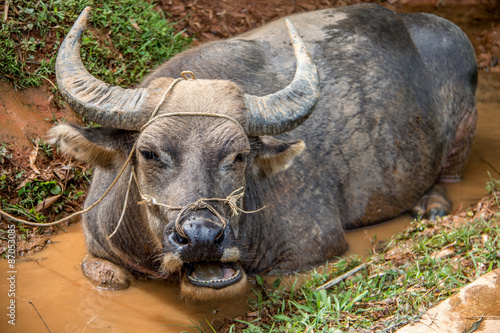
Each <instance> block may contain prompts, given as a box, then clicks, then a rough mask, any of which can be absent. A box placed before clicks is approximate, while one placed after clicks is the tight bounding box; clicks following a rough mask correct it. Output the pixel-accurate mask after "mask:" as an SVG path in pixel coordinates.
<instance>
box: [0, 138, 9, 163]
mask: <svg viewBox="0 0 500 333" xmlns="http://www.w3.org/2000/svg"><path fill="white" fill-rule="evenodd" d="M11 158H12V153H11V152H10V151H9V148H8V145H7V144H6V143H3V142H1V143H0V164H3V163H4V162H5V161H6V160H10V159H11Z"/></svg>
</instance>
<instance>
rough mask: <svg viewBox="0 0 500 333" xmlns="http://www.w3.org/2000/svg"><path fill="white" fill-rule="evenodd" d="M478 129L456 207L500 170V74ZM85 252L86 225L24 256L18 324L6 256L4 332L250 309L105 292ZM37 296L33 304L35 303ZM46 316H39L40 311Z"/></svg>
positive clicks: (142, 327)
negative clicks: (90, 273) (85, 267)
mask: <svg viewBox="0 0 500 333" xmlns="http://www.w3.org/2000/svg"><path fill="white" fill-rule="evenodd" d="M478 109H479V120H478V131H477V134H476V139H475V142H474V146H473V148H472V153H471V156H470V159H469V162H468V165H467V168H466V171H465V175H464V181H463V182H461V183H457V184H450V185H448V186H447V187H448V190H449V193H450V197H451V198H452V200H453V202H454V207H455V208H458V207H459V206H461V205H462V206H464V207H467V206H468V205H470V204H472V203H474V202H476V201H477V200H479V199H480V198H481V197H482V196H483V195H484V194H485V183H486V181H487V180H488V174H487V172H488V171H489V172H490V173H491V174H492V175H493V176H495V177H499V176H500V175H499V174H496V173H495V171H494V169H496V170H499V171H500V76H499V75H497V76H494V75H492V74H484V75H481V77H480V85H479V91H478ZM409 222H410V218H409V217H402V218H400V219H397V220H394V221H390V222H387V223H384V224H381V225H378V226H374V227H371V228H365V229H362V230H357V231H352V232H350V233H349V234H348V235H347V237H348V241H349V244H350V246H351V249H350V253H351V254H359V255H366V254H367V253H368V251H369V249H370V239H373V237H374V236H376V237H377V239H379V240H384V239H388V238H390V236H391V235H392V234H393V233H395V232H397V231H400V230H402V229H404V228H405V226H406V225H408V224H409ZM84 255H85V248H84V239H83V235H82V232H81V227H80V226H79V225H77V226H74V227H71V228H69V229H68V232H67V233H60V234H59V235H57V236H55V237H52V243H51V244H49V245H48V246H47V247H46V249H45V250H43V251H42V252H40V253H37V254H36V255H33V256H28V257H21V258H17V261H16V265H15V271H16V273H13V274H12V275H14V276H15V294H16V298H15V300H16V303H15V306H16V308H15V315H16V317H15V318H16V321H15V323H16V325H15V326H12V325H9V324H8V322H7V321H8V320H9V318H7V316H6V314H7V310H6V308H7V306H8V305H9V301H10V299H11V298H10V297H9V296H8V290H9V284H8V281H7V279H6V278H7V277H8V276H10V275H11V274H10V273H8V272H9V271H11V270H12V269H10V268H9V267H8V263H7V261H5V260H2V261H0V332H45V331H47V329H46V327H45V325H44V322H45V324H46V325H47V326H48V327H49V328H50V330H51V331H52V332H83V331H85V332H138V331H143V332H179V331H183V330H186V331H197V330H196V325H198V324H199V323H200V322H203V321H204V320H205V318H206V319H208V320H211V319H212V318H214V314H215V313H217V315H218V316H219V317H224V316H228V317H231V316H234V315H237V314H239V313H242V312H243V311H244V310H245V309H246V297H243V298H242V299H240V300H234V301H231V302H230V303H229V304H228V303H224V302H223V303H210V304H208V303H207V304H188V303H185V302H183V301H181V300H180V299H179V293H178V290H177V288H176V287H175V286H173V285H167V284H164V283H160V282H137V283H135V284H134V285H133V286H132V287H130V288H129V289H127V290H124V291H113V292H111V291H106V290H97V289H96V288H94V287H93V285H92V284H91V283H90V282H88V281H87V280H86V279H85V278H84V276H83V274H82V273H81V269H80V261H81V259H82V258H83V256H84ZM29 301H31V302H32V303H29ZM33 305H34V307H36V310H37V311H38V312H39V313H40V316H41V317H42V318H43V321H44V322H43V321H42V319H40V316H39V315H38V314H37V311H36V310H35V308H34V307H33Z"/></svg>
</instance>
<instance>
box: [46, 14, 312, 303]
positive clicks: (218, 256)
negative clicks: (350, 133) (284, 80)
mask: <svg viewBox="0 0 500 333" xmlns="http://www.w3.org/2000/svg"><path fill="white" fill-rule="evenodd" d="M88 13H89V8H87V9H86V10H85V11H84V12H83V13H82V14H81V15H80V17H79V18H78V20H77V21H76V23H75V24H74V26H73V28H72V29H71V31H70V32H69V34H68V36H67V37H66V39H65V40H64V42H63V43H62V44H61V47H60V50H59V54H58V57H57V62H56V75H57V82H58V85H59V90H60V92H61V94H62V95H63V96H64V98H65V99H66V101H67V102H68V103H69V105H70V106H71V107H72V108H73V109H74V110H75V111H76V112H78V113H79V114H81V115H82V116H84V117H85V118H86V119H88V120H91V121H93V122H95V123H98V124H100V125H102V126H104V127H102V128H92V129H84V128H78V127H75V126H69V125H59V126H58V127H56V128H54V129H53V130H52V132H51V135H52V137H53V141H54V142H58V143H59V145H60V146H61V149H62V150H63V151H64V152H66V153H69V154H72V155H73V156H75V157H77V158H79V159H82V160H85V161H87V162H90V163H93V164H94V165H96V166H97V170H96V175H95V177H94V180H93V184H92V190H91V191H94V192H96V193H102V192H103V191H104V190H105V189H106V188H107V186H108V185H109V181H108V180H109V177H111V178H114V177H116V175H117V173H118V171H119V170H120V168H121V166H122V165H123V164H124V163H125V160H126V158H127V156H128V155H129V153H130V154H131V155H130V156H131V157H132V158H131V162H130V165H129V166H128V167H127V168H126V170H125V175H127V174H128V175H130V176H123V177H121V179H120V180H119V181H118V183H117V186H116V189H115V190H113V191H111V192H110V193H109V195H108V198H106V199H105V200H104V201H103V202H102V203H101V204H99V205H98V206H97V207H96V208H95V210H97V211H98V212H97V213H90V214H94V215H95V216H107V215H105V214H107V213H108V214H109V216H110V217H109V218H95V219H92V218H91V217H89V216H86V217H85V228H86V236H87V244H88V248H89V251H90V252H91V253H92V254H93V255H95V256H96V257H100V258H106V259H109V260H111V261H114V262H115V263H117V264H120V265H123V266H127V267H128V268H129V269H130V270H132V271H134V270H137V271H139V272H143V271H148V272H151V271H154V272H157V273H158V274H159V275H161V276H180V280H181V286H182V291H183V294H184V295H186V296H190V297H193V298H200V299H213V298H220V297H226V296H228V295H232V294H234V293H236V292H239V291H241V290H242V289H244V287H245V285H246V283H245V281H246V275H245V272H244V271H243V269H242V266H241V261H242V260H244V259H245V255H244V249H245V244H244V242H242V241H241V239H240V234H239V226H240V223H242V220H243V215H244V213H243V211H244V210H245V207H244V199H243V195H244V190H245V188H246V183H247V180H248V177H250V176H251V177H268V176H271V175H272V174H273V173H275V172H278V171H281V170H284V169H286V168H288V166H289V165H290V164H291V162H292V160H293V158H294V157H295V156H297V155H298V154H300V153H301V152H302V150H303V149H304V147H305V145H304V143H303V142H302V141H301V140H298V141H292V142H285V141H280V140H277V139H274V138H272V137H270V136H269V135H276V134H280V133H284V132H287V131H290V130H292V129H294V128H295V127H297V126H298V125H300V124H301V123H302V122H304V121H305V120H306V119H307V118H308V117H309V115H310V114H311V112H312V110H313V108H314V106H315V104H316V102H317V100H318V97H319V77H318V72H317V69H316V66H315V64H314V62H313V60H312V59H311V56H310V55H309V53H308V51H307V50H306V48H305V45H304V43H303V41H302V40H301V38H300V37H299V36H298V33H297V31H296V30H295V28H294V27H293V25H291V23H290V22H288V28H289V31H290V36H291V40H292V44H293V48H294V51H295V56H296V62H297V64H296V66H297V70H296V74H295V77H294V79H293V81H292V82H291V83H290V84H289V85H288V86H287V87H285V88H284V89H282V90H279V91H277V92H275V93H272V94H270V95H266V96H254V95H249V94H245V92H244V91H242V90H241V89H240V88H239V86H238V85H237V84H235V83H233V82H230V81H224V80H198V79H186V80H181V81H175V82H174V79H172V78H156V79H155V80H153V81H152V82H151V83H150V84H148V85H147V86H141V87H139V88H135V89H122V88H120V87H114V86H110V85H109V84H106V83H104V82H102V81H100V80H98V79H96V78H95V77H93V76H92V75H91V74H89V73H88V72H87V70H86V69H85V68H84V66H83V64H82V62H81V59H80V54H79V50H80V37H81V35H82V33H83V31H84V28H85V23H86V19H87V16H88ZM186 70H189V68H186ZM195 74H196V73H195ZM167 89H168V92H167V93H165V92H166V90H167ZM163 98H164V99H163ZM155 109H157V110H155ZM154 110H155V112H156V113H155V114H154V115H153V114H152V113H153V111H154ZM145 124H146V126H144V125H145ZM110 175H111V176H110ZM124 193H129V194H130V199H128V201H127V199H123V196H124ZM96 195H97V194H96ZM125 198H128V194H127V196H125ZM96 199H97V198H96V197H95V195H89V198H88V199H87V201H88V202H89V201H92V202H93V201H95V200H96ZM92 202H90V203H92ZM141 203H144V204H142V205H141ZM123 206H126V207H125V209H124V208H123ZM120 212H124V213H123V214H121V215H123V216H122V218H123V222H124V223H123V226H121V227H120V228H119V229H118V230H117V235H115V236H113V237H104V236H109V235H110V234H111V231H112V230H114V229H115V228H116V225H117V219H118V217H119V216H120ZM99 214H100V215H99ZM103 214H104V215H103ZM94 215H91V216H94ZM111 216H113V218H111ZM96 230H100V231H96ZM99 232H104V233H106V234H107V235H100V236H99V237H96V236H95V235H96V233H99ZM129 244H132V245H129ZM138 244H139V245H138ZM145 248H147V249H148V250H144V249H145ZM117 249H119V250H117ZM142 251H144V253H143V254H139V252H142ZM141 258H147V260H146V259H144V260H142V259H141ZM150 258H154V259H155V260H153V261H154V263H150V261H148V260H150ZM132 262H133V265H132V264H129V263H132ZM141 268H144V270H142V269H141Z"/></svg>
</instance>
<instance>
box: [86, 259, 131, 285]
mask: <svg viewBox="0 0 500 333" xmlns="http://www.w3.org/2000/svg"><path fill="white" fill-rule="evenodd" d="M82 271H83V274H84V275H85V276H86V277H87V278H88V279H89V280H91V281H92V282H93V283H94V284H95V285H96V286H97V287H99V288H102V289H108V290H121V289H126V288H128V286H129V285H130V276H129V274H128V273H127V272H126V271H125V270H124V269H123V268H122V267H120V266H118V265H115V264H113V263H112V262H110V261H108V260H105V259H99V258H95V257H92V256H86V257H85V258H84V259H83V261H82Z"/></svg>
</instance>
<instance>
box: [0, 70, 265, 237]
mask: <svg viewBox="0 0 500 333" xmlns="http://www.w3.org/2000/svg"><path fill="white" fill-rule="evenodd" d="M181 76H182V78H177V79H175V80H173V81H172V83H170V85H169V87H168V88H167V89H166V90H165V92H164V93H163V96H162V98H161V99H160V101H159V102H158V105H156V108H155V109H154V110H153V113H152V114H151V116H150V118H149V120H148V121H147V122H146V123H145V124H144V125H143V126H142V127H141V129H140V132H142V131H143V130H144V129H145V128H146V127H147V126H149V125H150V124H151V123H152V122H153V121H154V120H156V119H158V118H165V117H173V116H205V117H215V118H223V119H226V120H229V121H231V122H233V123H235V124H237V125H238V126H239V128H240V129H241V130H242V131H243V132H245V130H244V128H243V127H242V126H241V124H240V123H239V122H238V121H237V120H236V119H234V118H232V117H230V116H227V115H223V114H210V113H198V112H191V113H166V114H162V115H158V116H157V115H156V114H157V113H158V110H159V109H160V107H161V106H162V105H163V103H164V102H165V99H166V97H167V95H168V94H169V93H170V92H171V91H172V89H173V88H174V86H175V85H176V84H177V83H178V82H180V81H183V80H194V79H196V77H195V75H194V73H193V72H191V71H183V72H181ZM136 147H137V141H136V142H135V143H134V145H133V147H132V149H131V151H130V153H129V155H128V157H127V159H126V161H125V163H124V164H123V166H122V168H121V169H120V171H119V172H118V175H116V177H115V179H114V180H113V182H112V183H111V185H109V187H108V188H107V189H106V191H105V192H104V193H103V194H102V196H101V197H100V198H99V199H97V201H95V202H94V203H92V204H91V205H90V206H89V207H87V208H85V209H83V210H81V211H78V212H75V213H73V214H71V215H69V216H66V217H64V218H62V219H59V220H56V221H54V222H49V223H37V222H30V221H26V220H23V219H20V218H17V217H14V216H12V215H10V214H9V213H6V212H4V211H3V210H1V209H0V215H3V216H5V217H6V218H8V219H11V220H13V221H15V222H19V223H23V224H26V225H30V226H35V227H49V226H52V225H56V224H60V223H63V222H66V221H68V220H71V219H72V218H74V217H77V216H79V215H82V214H85V213H87V212H89V211H90V210H92V209H93V208H94V207H95V206H97V205H98V204H99V203H100V202H101V201H102V200H104V198H105V197H106V196H107V195H108V194H109V192H110V191H111V189H112V188H113V187H114V186H115V185H116V183H117V182H118V180H119V179H120V177H121V176H122V174H123V172H124V171H125V169H126V167H127V166H128V164H129V163H130V161H131V160H132V156H133V155H134V152H135V148H136ZM132 178H134V180H135V182H136V184H137V189H138V191H139V193H140V195H141V198H142V199H143V200H142V201H140V202H138V204H144V203H147V204H148V205H158V206H163V207H166V208H168V209H171V210H181V212H179V215H178V216H177V219H176V222H175V228H176V230H177V232H179V230H180V231H181V232H179V234H181V235H184V231H182V228H180V223H179V222H180V218H181V216H182V214H184V213H185V212H186V211H188V210H195V209H201V208H198V207H201V205H203V208H207V209H209V210H210V211H212V212H213V213H214V214H215V215H216V216H217V217H218V218H219V220H220V221H221V223H222V225H223V230H224V228H225V226H226V224H227V222H226V221H225V219H224V218H222V216H221V215H220V214H219V212H217V210H216V209H215V208H213V207H212V206H210V205H208V204H207V203H206V202H207V201H220V202H224V203H227V204H228V205H229V207H230V208H231V212H232V214H233V216H234V215H237V214H238V213H239V212H242V213H245V214H250V213H256V212H258V211H261V210H262V209H264V208H265V206H264V207H262V208H260V209H258V210H255V211H245V210H243V209H241V208H239V207H238V205H237V201H238V200H239V199H240V198H241V197H243V195H244V193H245V191H244V189H243V187H241V188H239V189H237V190H235V191H233V192H232V193H231V194H230V195H228V196H227V197H226V198H201V199H198V200H197V201H195V202H194V203H192V204H189V205H186V206H184V207H178V206H169V205H166V204H162V203H158V202H157V201H156V200H155V198H153V197H151V196H147V195H144V194H143V193H142V192H141V191H140V188H139V183H138V181H137V177H136V175H135V172H134V169H133V167H132V170H131V175H130V179H129V182H128V186H127V193H126V195H125V201H124V205H123V209H122V213H121V215H120V219H119V221H118V224H117V225H116V228H115V230H114V231H113V232H112V233H111V234H110V235H109V236H108V239H109V238H111V237H113V236H114V235H115V233H116V232H117V231H118V228H119V227H120V225H121V223H122V220H123V217H124V216H125V211H126V205H127V200H128V192H129V190H130V185H131V182H132ZM221 234H222V233H221ZM219 237H220V236H219Z"/></svg>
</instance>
